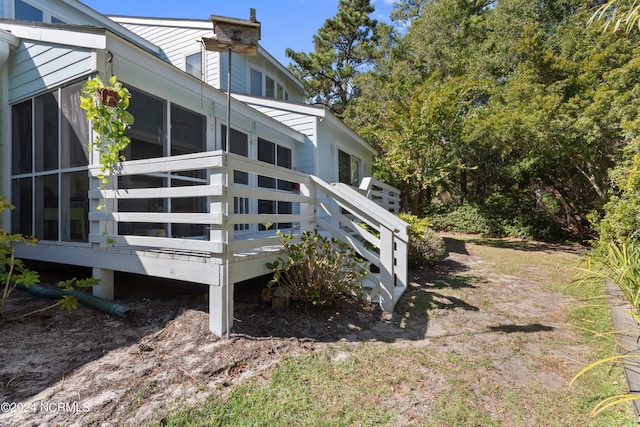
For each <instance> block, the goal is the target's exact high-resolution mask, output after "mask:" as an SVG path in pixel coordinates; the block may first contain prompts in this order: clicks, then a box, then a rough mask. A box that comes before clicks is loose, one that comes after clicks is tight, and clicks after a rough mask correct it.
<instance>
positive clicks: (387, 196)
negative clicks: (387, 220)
mask: <svg viewBox="0 0 640 427" xmlns="http://www.w3.org/2000/svg"><path fill="white" fill-rule="evenodd" d="M359 188H360V190H362V191H363V192H364V195H365V196H366V197H367V198H368V199H371V200H373V201H374V202H376V203H377V204H378V205H380V206H382V207H383V208H385V209H386V210H388V211H389V212H392V213H394V214H396V215H397V214H399V213H400V190H398V189H397V188H395V187H392V186H390V185H388V184H385V183H384V182H382V181H378V180H377V179H375V178H372V177H366V178H363V180H362V182H361V183H360V187H359Z"/></svg>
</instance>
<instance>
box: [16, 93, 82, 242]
mask: <svg viewBox="0 0 640 427" xmlns="http://www.w3.org/2000/svg"><path fill="white" fill-rule="evenodd" d="M81 87H82V83H75V84H72V85H70V86H66V87H62V88H58V89H56V90H54V91H52V92H47V93H44V94H41V95H38V96H36V97H34V98H32V99H29V100H26V101H23V102H21V103H19V104H15V105H12V106H11V128H12V129H11V130H12V140H11V143H12V153H13V155H12V156H13V157H12V163H13V164H12V170H11V172H12V177H11V199H12V203H13V204H14V205H15V206H16V209H14V210H13V211H12V213H11V218H12V230H13V232H15V233H21V234H24V235H33V236H35V237H36V238H38V239H41V240H50V241H56V240H60V241H87V232H88V229H87V227H88V220H87V218H88V203H87V194H88V191H89V179H88V174H87V171H86V167H87V165H88V164H89V153H88V151H87V148H86V146H85V144H86V142H87V141H88V140H89V123H88V121H87V119H86V115H85V113H84V111H82V110H81V109H80V103H79V102H78V97H79V96H80V89H81Z"/></svg>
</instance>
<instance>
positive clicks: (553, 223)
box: [345, 0, 640, 241]
mask: <svg viewBox="0 0 640 427" xmlns="http://www.w3.org/2000/svg"><path fill="white" fill-rule="evenodd" d="M591 14H592V11H590V10H589V9H588V8H587V7H586V6H585V4H584V2H581V1H578V0H567V1H562V2H526V1H522V0H505V1H500V2H494V1H482V0H481V1H471V2H468V1H460V0H439V1H437V2H429V1H414V0H410V1H409V0H403V1H400V2H398V3H397V8H396V11H395V13H394V18H395V19H397V20H398V21H397V22H400V25H406V28H404V31H403V33H402V36H399V35H398V34H395V33H390V34H393V37H388V38H386V39H385V43H386V44H385V47H384V49H380V54H379V55H377V56H376V61H375V63H374V64H373V66H372V67H371V68H370V69H369V70H368V71H367V72H363V73H360V74H358V75H357V76H355V77H354V84H355V85H356V86H358V87H360V88H361V95H360V96H358V97H356V98H352V99H350V100H349V105H348V106H347V110H346V113H345V120H346V121H347V123H348V124H349V125H350V126H351V127H353V128H354V129H356V130H357V131H358V132H359V133H360V135H362V136H363V137H364V138H365V139H366V140H367V141H369V142H370V143H371V144H372V145H373V146H374V147H375V148H376V149H377V150H378V151H379V153H380V156H379V158H378V161H377V163H376V177H377V178H379V179H381V180H383V181H385V182H387V183H389V184H391V185H394V186H395V187H397V188H399V189H400V190H401V192H402V203H403V206H404V208H405V209H407V210H409V211H411V212H412V213H414V214H422V213H424V212H428V210H429V208H430V206H429V205H430V204H431V203H438V204H452V205H461V204H464V203H470V204H472V205H475V206H477V207H478V209H480V210H482V217H483V218H485V221H484V222H481V223H480V224H479V225H478V226H477V227H476V228H478V229H482V228H489V229H490V230H486V231H487V232H492V233H495V234H496V235H512V236H520V237H535V238H539V237H540V236H542V237H543V238H544V239H545V240H549V239H554V240H558V239H559V238H564V237H565V236H566V234H567V233H569V234H570V235H571V236H572V238H573V239H575V240H581V241H584V240H588V239H590V238H592V236H593V231H592V225H591V223H590V222H589V221H588V219H587V218H588V215H589V214H590V213H595V216H594V217H598V216H601V215H602V212H603V207H604V206H605V203H606V202H607V199H608V197H610V196H613V197H614V199H613V200H614V201H619V206H620V213H619V214H617V215H615V217H614V216H611V217H610V218H609V220H610V221H609V222H608V223H607V224H605V226H604V227H605V229H609V228H612V229H613V232H616V233H617V231H616V229H618V228H620V229H625V230H626V233H622V232H621V233H619V235H622V236H625V235H628V234H629V233H630V230H629V229H631V228H634V227H635V228H637V224H636V218H638V217H640V215H635V214H634V212H635V209H636V204H637V202H636V197H635V196H633V195H631V194H622V193H621V191H622V188H621V187H616V188H615V191H614V193H613V194H611V195H610V194H609V193H608V189H609V185H610V183H611V182H614V184H615V185H618V184H616V183H615V181H616V179H617V178H616V177H614V176H612V175H610V174H609V171H610V170H611V168H612V167H613V166H615V165H616V164H617V163H619V162H624V163H626V164H627V165H628V164H629V163H630V160H631V157H629V156H631V153H627V154H625V155H624V156H621V150H622V149H623V148H624V147H625V146H627V145H629V144H631V145H632V144H633V141H634V139H635V138H636V135H639V134H640V97H639V96H638V94H639V93H640V59H638V58H640V43H638V42H639V41H640V33H639V34H635V32H634V33H631V34H629V35H628V37H621V36H619V35H617V34H612V33H610V32H605V33H603V32H601V31H599V29H597V28H595V27H588V26H586V25H585V24H586V22H587V20H588V18H589V16H590V15H591ZM637 151H638V150H636V152H637ZM623 175H624V174H620V176H623ZM523 201H524V203H522V202H523ZM518 205H523V207H522V208H519V209H514V208H513V207H518ZM504 207H507V208H504ZM605 209H606V210H607V211H610V210H611V205H608V206H607V207H606V208H605ZM490 211H492V212H490ZM536 216H538V217H540V218H542V220H537V219H536ZM478 231H480V232H482V230H478ZM559 236H560V237H559Z"/></svg>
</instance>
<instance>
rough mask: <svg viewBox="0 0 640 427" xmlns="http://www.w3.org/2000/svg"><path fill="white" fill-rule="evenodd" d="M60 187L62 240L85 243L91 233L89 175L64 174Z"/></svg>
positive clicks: (84, 173) (83, 173)
mask: <svg viewBox="0 0 640 427" xmlns="http://www.w3.org/2000/svg"><path fill="white" fill-rule="evenodd" d="M61 179H62V182H61V185H60V193H61V194H60V219H61V222H60V230H61V231H60V240H63V241H67V242H83V241H86V240H87V235H88V233H89V221H88V215H89V207H88V205H89V204H88V201H87V193H88V191H89V181H88V179H87V173H86V172H84V171H80V172H69V173H63V174H62V176H61Z"/></svg>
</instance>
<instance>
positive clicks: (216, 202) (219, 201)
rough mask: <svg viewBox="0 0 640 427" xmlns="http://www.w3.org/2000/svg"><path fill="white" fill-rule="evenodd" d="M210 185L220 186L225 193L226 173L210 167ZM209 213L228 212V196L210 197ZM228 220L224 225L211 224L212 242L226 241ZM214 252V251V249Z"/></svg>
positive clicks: (210, 237)
mask: <svg viewBox="0 0 640 427" xmlns="http://www.w3.org/2000/svg"><path fill="white" fill-rule="evenodd" d="M207 173H208V175H209V185H211V186H215V187H219V188H220V189H221V192H222V194H225V193H226V192H227V191H228V189H227V188H226V186H225V179H224V174H223V173H221V172H220V170H217V169H209V170H208V172H207ZM208 202H209V211H208V212H209V215H211V216H214V215H220V214H224V213H225V212H227V208H226V206H225V204H226V203H227V198H226V197H220V196H214V197H209V201H208ZM226 222H227V221H225V224H223V225H222V227H219V226H217V224H209V242H211V243H220V242H223V243H224V239H225V237H226V230H225V228H224V227H226V226H227V224H226ZM212 252H213V251H212Z"/></svg>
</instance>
